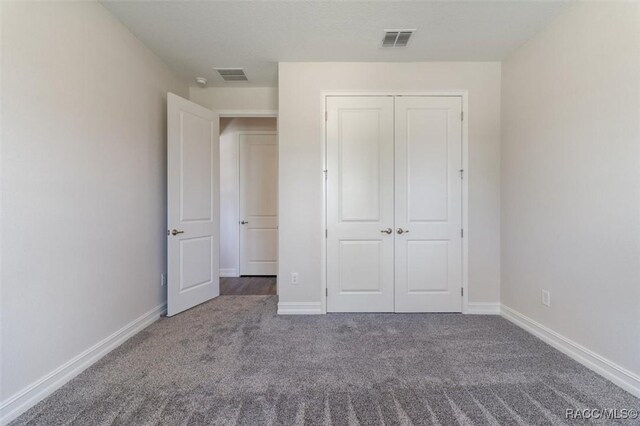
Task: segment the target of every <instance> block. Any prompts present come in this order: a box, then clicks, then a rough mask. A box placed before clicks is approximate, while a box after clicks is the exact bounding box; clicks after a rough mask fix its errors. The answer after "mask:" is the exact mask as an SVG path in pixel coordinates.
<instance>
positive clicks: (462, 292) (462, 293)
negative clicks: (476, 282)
mask: <svg viewBox="0 0 640 426" xmlns="http://www.w3.org/2000/svg"><path fill="white" fill-rule="evenodd" d="M460 296H464V287H460Z"/></svg>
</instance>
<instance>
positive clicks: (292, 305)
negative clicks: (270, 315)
mask: <svg viewBox="0 0 640 426" xmlns="http://www.w3.org/2000/svg"><path fill="white" fill-rule="evenodd" d="M319 314H322V307H321V306H320V302H279V303H278V315H319Z"/></svg>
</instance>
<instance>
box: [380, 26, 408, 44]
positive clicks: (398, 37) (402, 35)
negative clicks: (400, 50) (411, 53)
mask: <svg viewBox="0 0 640 426" xmlns="http://www.w3.org/2000/svg"><path fill="white" fill-rule="evenodd" d="M415 31H416V30H385V31H384V38H383V39H382V47H406V46H407V44H408V43H409V39H410V38H411V35H412V34H413V33H414V32H415Z"/></svg>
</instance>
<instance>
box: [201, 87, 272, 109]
mask: <svg viewBox="0 0 640 426" xmlns="http://www.w3.org/2000/svg"><path fill="white" fill-rule="evenodd" d="M189 99H190V100H192V101H193V102H195V103H197V104H199V105H202V106H203V107H205V108H209V109H212V110H214V111H220V110H225V111H277V110H278V89H277V88H276V87H205V88H202V87H197V86H192V87H189Z"/></svg>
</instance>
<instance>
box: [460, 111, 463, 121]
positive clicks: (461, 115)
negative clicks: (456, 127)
mask: <svg viewBox="0 0 640 426" xmlns="http://www.w3.org/2000/svg"><path fill="white" fill-rule="evenodd" d="M460 121H464V111H460Z"/></svg>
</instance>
